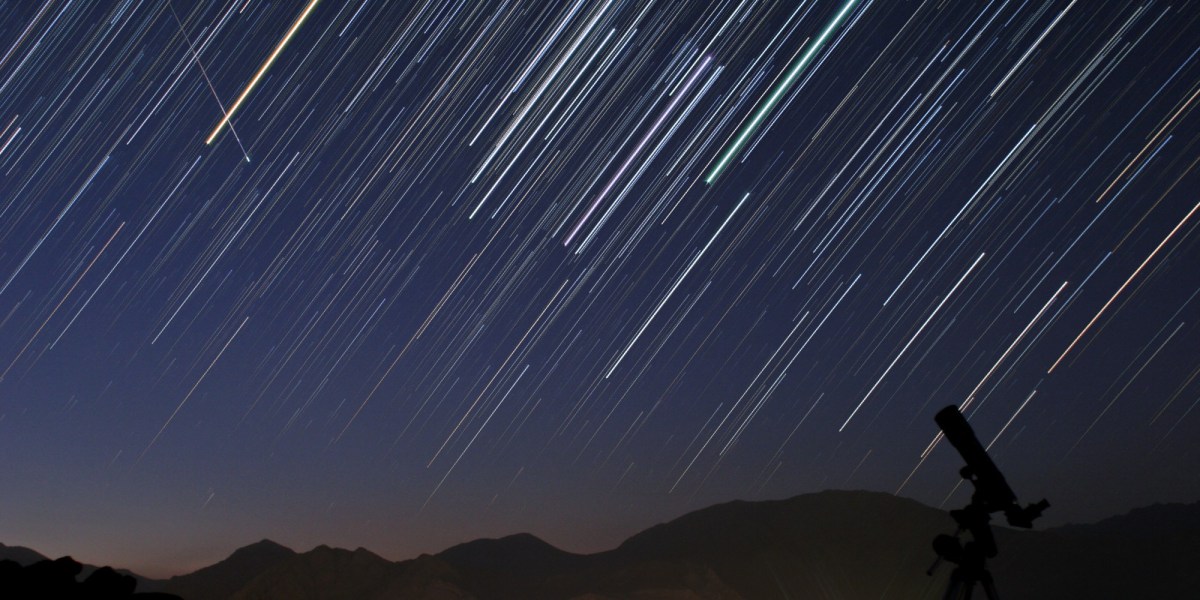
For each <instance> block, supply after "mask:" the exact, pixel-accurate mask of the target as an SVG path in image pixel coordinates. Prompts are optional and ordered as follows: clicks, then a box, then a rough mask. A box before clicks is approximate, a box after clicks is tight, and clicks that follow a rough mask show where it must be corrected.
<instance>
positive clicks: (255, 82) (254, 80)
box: [204, 0, 321, 144]
mask: <svg viewBox="0 0 1200 600" xmlns="http://www.w3.org/2000/svg"><path fill="white" fill-rule="evenodd" d="M320 1H321V0H311V1H310V2H309V3H308V6H306V7H305V8H304V12H302V13H300V17H299V18H297V19H296V22H294V23H292V27H291V29H288V32H287V33H285V34H284V35H283V39H282V40H279V44H278V45H276V46H275V50H273V51H272V52H271V55H270V56H268V57H267V62H264V63H263V64H262V66H261V67H259V68H258V72H257V73H255V74H254V77H253V78H251V79H250V83H248V84H246V89H244V90H242V93H241V95H240V96H238V97H237V100H234V101H233V104H231V105H229V112H226V113H225V116H224V117H222V118H221V122H220V123H217V126H216V127H214V128H213V130H212V133H210V134H208V138H207V139H205V140H204V143H205V144H212V142H213V140H215V139H217V134H218V133H221V128H222V127H224V126H225V124H226V123H229V119H232V118H233V113H236V112H237V109H238V107H240V106H241V105H242V101H243V100H245V99H246V96H249V95H250V92H252V91H254V87H255V86H257V85H258V81H259V80H260V79H262V76H263V75H264V74H266V72H267V69H270V68H271V64H273V63H274V62H275V59H276V58H279V53H280V52H283V47H284V46H287V44H288V42H290V41H291V40H292V36H293V35H296V31H298V30H299V29H300V26H301V25H303V24H304V20H305V19H307V18H308V15H309V14H311V13H312V10H313V9H314V8H316V7H317V3H318V2H320Z"/></svg>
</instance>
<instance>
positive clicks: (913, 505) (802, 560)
mask: <svg viewBox="0 0 1200 600" xmlns="http://www.w3.org/2000/svg"><path fill="white" fill-rule="evenodd" d="M993 524H994V525H995V528H994V529H995V534H996V539H997V543H998V546H999V549H1000V552H999V555H998V556H997V557H996V558H994V559H992V560H991V561H990V562H989V565H988V566H989V568H990V569H991V572H992V574H993V575H994V577H995V582H996V587H997V588H998V591H999V593H1000V595H1001V596H1002V597H1005V598H1010V599H1012V598H1022V599H1027V600H1043V599H1045V600H1049V599H1052V598H1054V599H1057V598H1093V599H1108V598H1112V599H1126V598H1187V597H1195V593H1196V590H1197V589H1200V569H1197V568H1196V565H1197V564H1200V503H1195V504H1186V505H1182V504H1172V505H1156V506H1151V507H1146V508H1142V509H1138V510H1135V511H1132V512H1130V513H1128V514H1125V515H1121V516H1118V517H1113V518H1110V519H1106V520H1104V521H1101V522H1099V523H1094V524H1088V525H1067V526H1062V527H1056V528H1050V529H1046V530H1041V531H1029V530H1019V529H1011V528H1008V527H1006V526H1003V519H1002V518H998V519H997V521H995V522H994V523H993ZM954 529H955V522H954V520H953V519H952V518H951V517H950V515H949V514H948V513H946V512H945V511H942V510H938V509H934V508H930V507H928V506H925V505H922V504H920V503H917V502H915V501H912V500H907V499H903V498H897V497H895V496H891V495H889V494H884V493H877V492H863V491H827V492H821V493H817V494H807V495H802V496H797V497H794V498H791V499H787V500H776V501H762V502H740V501H739V502H730V503H725V504H720V505H716V506H712V507H709V508H705V509H702V510H698V511H695V512H692V513H689V514H686V515H684V516H682V517H679V518H677V519H674V520H672V521H669V522H666V523H662V524H660V525H656V526H654V527H651V528H649V529H647V530H645V531H643V532H641V533H638V534H636V535H634V536H632V537H630V538H629V539H627V540H626V541H625V542H623V543H622V544H620V545H619V546H618V547H616V548H614V549H612V550H609V551H606V552H600V553H596V554H589V555H580V554H572V553H569V552H565V551H563V550H560V549H558V548H555V547H554V546H552V545H551V544H548V543H546V542H544V541H542V540H540V539H538V538H537V537H534V536H532V535H529V534H518V535H512V536H507V537H504V538H500V539H486V540H475V541H472V542H467V543H465V544H460V545H457V546H454V547H451V548H449V549H447V550H445V551H443V552H441V553H438V554H436V555H422V556H420V557H418V558H416V559H412V560H407V561H402V562H392V561H388V560H386V559H384V558H382V557H380V556H378V555H375V554H373V553H371V552H370V551H368V550H365V549H363V548H359V549H357V550H353V551H351V550H343V549H336V548H329V547H327V546H318V547H317V548H314V549H313V550H311V551H309V552H304V553H296V552H294V551H292V550H290V549H288V548H285V547H283V546H280V545H279V544H276V543H274V542H270V541H267V540H263V541H261V542H258V543H256V544H252V545H250V546H247V547H245V548H242V549H239V550H237V551H235V552H234V553H233V554H232V555H230V556H229V558H227V559H225V560H223V561H220V562H218V563H216V564H214V565H212V566H209V567H205V568H203V569H200V570H198V571H195V572H193V573H190V574H187V575H181V576H177V577H173V578H171V579H170V580H167V581H160V582H157V583H158V584H160V585H159V586H155V587H154V588H144V589H157V590H161V591H164V592H169V593H172V594H177V595H179V596H181V597H183V598H185V599H188V600H226V599H231V600H285V599H286V600H317V599H322V600H324V599H330V600H340V599H347V600H349V599H352V598H353V599H366V600H372V599H379V600H382V599H384V598H406V599H410V598H411V599H426V600H463V599H467V598H475V599H479V600H618V599H620V600H658V599H662V600H739V599H747V600H749V599H753V600H759V599H775V598H779V599H784V598H810V597H811V598H826V597H830V598H832V597H836V598H849V599H855V598H863V599H868V598H869V599H873V600H875V599H887V600H905V599H909V598H912V599H917V598H940V597H941V595H942V591H943V590H944V589H945V587H946V585H947V580H948V577H949V570H950V569H949V566H942V567H940V569H939V570H937V571H935V572H934V575H933V576H927V575H926V573H925V572H926V569H928V568H929V566H930V564H931V563H932V562H933V560H934V557H935V553H934V552H933V549H932V546H931V542H932V540H933V538H934V536H936V535H938V534H942V533H953V531H954ZM6 552H8V553H12V552H26V553H27V555H28V553H30V552H33V551H32V550H29V549H27V548H19V547H11V546H0V558H3V557H4V556H6V554H4V553H6ZM33 554H34V555H36V553H33ZM37 556H40V555H37Z"/></svg>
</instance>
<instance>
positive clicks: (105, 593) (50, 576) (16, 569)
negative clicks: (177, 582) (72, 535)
mask: <svg viewBox="0 0 1200 600" xmlns="http://www.w3.org/2000/svg"><path fill="white" fill-rule="evenodd" d="M82 570H83V565H81V564H79V563H78V562H76V561H75V560H74V559H72V558H71V557H69V556H64V557H62V558H59V559H56V560H41V561H38V562H35V563H33V564H31V565H28V566H24V567H22V566H21V565H20V564H19V563H17V562H16V561H12V560H4V561H0V598H4V599H6V600H34V599H39V600H40V599H43V598H53V599H55V600H126V599H130V600H132V599H137V600H181V599H180V598H179V596H173V595H170V594H137V593H134V590H135V589H136V588H137V580H136V579H134V578H133V577H131V576H129V575H123V574H121V573H118V572H116V571H114V570H113V569H112V568H110V567H101V568H99V569H96V570H95V571H93V572H92V574H91V575H89V576H88V577H87V579H84V580H83V581H82V582H81V581H78V580H77V577H78V576H79V573H80V572H81V571H82Z"/></svg>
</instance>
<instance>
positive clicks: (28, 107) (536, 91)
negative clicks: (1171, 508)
mask: <svg viewBox="0 0 1200 600" xmlns="http://www.w3.org/2000/svg"><path fill="white" fill-rule="evenodd" d="M1127 4H1128V3H1121V2H1078V1H1077V0H1059V1H1044V2H1011V1H999V2H971V1H963V2H942V3H938V2H930V1H927V2H904V1H897V2H880V1H872V0H837V1H834V0H817V1H814V0H809V1H807V2H800V3H762V2H758V3H755V2H719V3H712V4H710V3H696V2H688V3H685V2H611V1H610V2H591V3H589V2H582V1H568V2H561V3H545V2H542V3H489V2H459V1H442V0H431V1H429V2H422V3H411V2H379V1H372V0H353V1H343V0H324V1H322V2H317V1H316V0H309V1H306V2H283V3H279V2H275V3H268V2H261V1H259V0H236V1H227V2H182V1H175V2H172V3H167V2H151V1H147V0H130V1H128V2H73V3H72V2H59V1H41V2H32V1H31V2H10V3H7V4H5V5H3V7H2V8H0V369H3V370H2V371H0V452H3V455H4V456H5V457H6V461H5V465H4V467H3V468H0V489H3V490H4V491H5V498H4V510H3V511H2V512H0V542H3V543H6V544H22V545H26V546H31V547H35V548H38V549H39V550H41V551H43V552H48V553H52V554H53V553H59V554H72V555H74V556H76V558H80V559H83V560H90V561H93V562H96V563H104V564H118V565H121V566H125V567H129V568H133V569H134V570H140V571H144V572H146V573H147V574H151V575H161V574H170V573H176V572H180V571H182V570H186V569H187V568H188V567H194V566H198V565H202V564H207V563H211V562H213V561H215V560H217V559H219V558H221V557H223V556H225V555H227V554H228V553H229V552H230V551H231V550H232V549H233V548H236V547H238V546H241V545H244V544H246V543H250V542H253V541H256V540H259V539H262V538H271V539H274V540H277V541H279V542H281V543H285V544H287V545H289V546H291V547H293V548H298V549H306V548H310V547H312V546H313V545H316V544H321V543H323V544H330V545H335V546H342V547H349V548H355V547H359V546H363V547H367V548H370V549H372V550H373V551H376V552H380V553H382V554H383V555H385V556H387V557H389V558H394V559H404V558H410V557H413V556H416V555H417V554H418V553H420V552H436V551H440V550H442V549H444V548H446V547H448V546H450V545H452V544H454V543H457V542H461V541H464V540H468V539H473V538H479V537H495V536H501V535H507V534H511V533H516V532H520V531H529V532H532V533H534V534H536V535H539V536H540V537H542V538H544V539H546V540H548V541H550V542H551V543H554V544H556V545H559V546H561V547H563V548H565V549H568V550H576V551H595V550H601V549H606V548H609V547H612V546H613V545H614V544H616V543H618V542H619V541H621V540H622V539H623V538H624V537H625V536H627V535H629V534H632V533H634V532H636V531H638V530H640V529H643V528H645V527H647V526H649V525H652V524H654V523H656V522H659V521H662V520H666V519H669V518H672V517H675V516H678V515H680V514H682V513H684V512H686V511H688V510H691V509H695V508H699V507H702V506H706V505H709V504H712V503H716V502H722V501H727V500H731V499H751V500H753V499H764V498H782V497H789V496H793V495H796V494H801V493H807V492H814V491H819V490H823V489H827V488H866V489H872V490H882V491H887V492H896V491H897V490H899V492H900V493H901V494H903V495H906V496H909V497H912V498H915V499H917V500H920V501H922V502H926V503H929V504H933V505H938V504H941V503H943V502H945V501H947V498H948V495H949V502H950V504H952V505H956V504H958V501H957V500H954V495H955V494H958V495H963V494H965V493H966V491H965V490H964V489H962V486H960V487H959V488H958V489H956V485H957V484H958V483H959V478H958V475H957V464H958V463H957V461H956V457H955V456H954V455H953V452H952V450H951V449H948V448H947V447H945V446H946V445H945V444H938V443H937V440H938V436H937V429H936V426H935V425H934V423H933V414H934V413H935V412H936V411H937V410H938V409H940V408H941V407H943V406H946V405H948V404H958V405H960V406H962V407H963V408H964V411H965V412H966V414H967V415H968V416H969V418H970V420H971V423H972V425H973V427H974V428H975V429H976V431H977V433H978V434H979V436H980V439H982V440H986V441H988V442H989V447H990V452H991V454H992V456H993V458H994V459H995V460H996V462H997V464H999V465H1000V466H1001V467H1002V469H1003V470H1004V472H1005V474H1006V476H1007V477H1008V479H1009V481H1010V483H1012V484H1013V487H1014V488H1015V489H1017V490H1028V493H1029V494H1031V495H1032V494H1036V495H1037V496H1038V497H1041V496H1045V497H1047V498H1049V499H1050V500H1051V502H1052V505H1053V506H1052V509H1051V510H1050V511H1048V512H1047V514H1046V520H1047V521H1048V522H1050V523H1063V522H1067V521H1087V520H1094V519H1098V518H1101V517H1105V516H1110V515H1112V514H1116V513H1118V512H1122V511H1125V510H1129V509H1130V508H1133V507H1136V506H1141V505H1146V504H1150V503H1154V502H1170V501H1189V502H1190V501H1196V500H1198V499H1200V478H1197V475H1196V474H1197V473H1200V446H1198V444H1197V441H1196V440H1200V411H1197V410H1196V406H1197V405H1198V404H1200V269H1198V268H1197V265H1200V232H1198V229H1200V218H1197V217H1196V213H1197V212H1200V211H1198V209H1200V204H1198V202H1200V191H1198V190H1200V159H1198V158H1197V156H1200V109H1198V108H1197V107H1198V105H1200V7H1197V6H1193V5H1192V3H1166V2H1162V1H1159V0H1150V1H1147V2H1143V3H1139V4H1133V5H1127ZM234 126H236V130H234ZM226 128H228V129H229V132H228V133H229V134H228V135H224V133H225V129H226ZM250 157H253V162H251V161H250ZM931 440H932V442H931Z"/></svg>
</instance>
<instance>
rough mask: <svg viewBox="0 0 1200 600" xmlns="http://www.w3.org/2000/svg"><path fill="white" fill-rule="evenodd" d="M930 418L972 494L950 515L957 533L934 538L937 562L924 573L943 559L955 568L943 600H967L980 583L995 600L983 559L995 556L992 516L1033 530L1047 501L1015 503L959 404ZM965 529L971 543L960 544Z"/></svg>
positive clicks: (998, 470)
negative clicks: (952, 452)
mask: <svg viewBox="0 0 1200 600" xmlns="http://www.w3.org/2000/svg"><path fill="white" fill-rule="evenodd" d="M933 420H934V422H936V423H937V424H938V427H939V428H941V430H942V433H943V434H944V435H945V436H946V440H947V441H949V442H950V445H952V446H954V449H955V450H958V453H959V454H960V455H961V456H962V458H963V460H964V461H966V463H967V464H966V465H965V466H964V467H963V468H962V469H959V474H960V475H962V478H963V479H966V480H967V481H970V482H971V484H972V485H974V486H975V492H974V493H973V494H972V495H971V503H970V504H968V505H967V506H966V507H965V508H962V509H959V510H952V511H950V516H951V517H952V518H953V519H954V521H955V522H956V523H957V524H958V531H957V532H955V534H954V535H946V534H942V535H939V536H937V537H936V538H934V540H933V550H934V552H936V553H937V555H938V558H937V560H936V561H935V562H934V563H933V566H932V567H930V568H929V570H928V571H927V574H929V575H932V574H933V571H934V569H936V568H937V566H938V564H940V563H941V562H942V561H943V560H945V561H948V562H951V563H953V564H954V565H955V568H954V571H953V572H952V573H951V574H950V587H949V588H948V589H947V590H946V595H945V597H944V598H945V600H958V599H962V600H970V598H971V592H972V590H973V588H974V586H975V584H980V586H981V587H982V588H983V591H984V594H985V595H986V596H987V597H988V598H989V599H990V600H999V597H998V596H997V594H996V587H995V584H994V583H993V581H992V575H991V573H990V572H989V571H988V570H987V559H989V558H993V557H995V556H996V554H997V552H998V549H997V548H996V537H995V535H993V534H992V527H991V525H990V523H989V522H990V521H991V519H992V513H995V512H1003V513H1004V516H1005V519H1006V520H1007V521H1008V524H1009V525H1012V526H1013V527H1021V528H1024V529H1029V528H1031V527H1033V521H1034V519H1037V518H1038V517H1040V516H1042V512H1043V511H1044V510H1046V509H1047V508H1049V507H1050V503H1049V502H1047V501H1046V500H1045V499H1042V500H1041V501H1040V502H1035V503H1033V504H1029V505H1027V506H1024V507H1022V506H1021V505H1020V504H1018V503H1017V495H1016V494H1015V493H1013V491H1012V488H1011V487H1009V486H1008V482H1007V481H1005V480H1004V475H1003V474H1002V473H1000V469H999V468H997V467H996V463H994V462H992V459H991V457H989V456H988V454H987V450H986V449H984V447H983V444H980V443H979V438H977V437H975V431H974V430H973V429H971V425H970V424H969V423H967V419H966V417H963V414H962V412H961V411H959V410H958V407H957V406H954V405H950V406H947V407H946V408H943V409H942V410H940V411H938V413H937V415H935V416H934V418H933ZM964 531H966V532H970V534H971V539H970V540H969V541H967V542H965V543H963V542H961V541H960V540H959V536H960V535H962V533H963V532H964Z"/></svg>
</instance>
